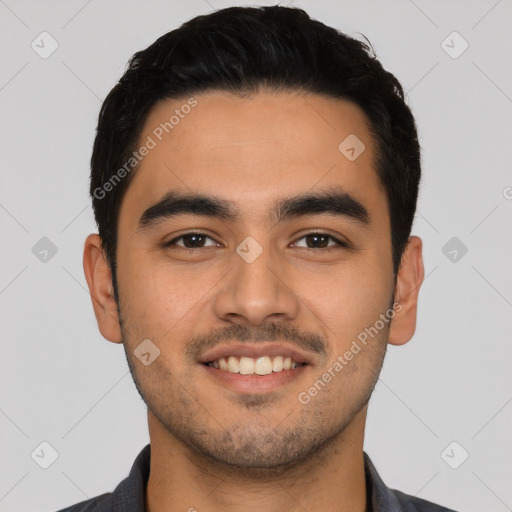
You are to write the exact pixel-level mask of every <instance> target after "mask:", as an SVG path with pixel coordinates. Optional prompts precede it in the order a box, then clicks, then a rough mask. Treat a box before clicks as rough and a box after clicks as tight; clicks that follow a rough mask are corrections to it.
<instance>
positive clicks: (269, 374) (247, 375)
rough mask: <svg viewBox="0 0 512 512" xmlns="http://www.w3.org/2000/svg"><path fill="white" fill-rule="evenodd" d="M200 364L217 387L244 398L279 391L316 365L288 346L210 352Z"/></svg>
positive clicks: (242, 346) (248, 346)
mask: <svg viewBox="0 0 512 512" xmlns="http://www.w3.org/2000/svg"><path fill="white" fill-rule="evenodd" d="M198 362H199V363H200V364H199V366H200V367H201V368H204V370H205V372H206V375H207V378H209V379H211V382H213V383H214V384H215V385H220V386H222V387H224V388H225V389H228V390H230V391H234V392H236V393H237V394H244V395H255V394H267V393H270V392H273V391H278V390H279V389H281V388H283V387H284V386H285V385H286V384H289V383H291V382H293V381H295V380H297V379H299V378H300V377H301V376H302V375H303V374H304V373H305V372H307V371H308V367H310V366H312V364H313V360H312V358H310V357H309V356H308V354H305V353H302V352H301V351H299V350H297V349H296V348H295V347H292V346H289V345H287V344H284V343H258V344H233V345H225V346H222V347H216V348H215V349H213V350H211V351H208V352H206V353H205V354H203V355H202V356H201V357H200V358H199V361H198Z"/></svg>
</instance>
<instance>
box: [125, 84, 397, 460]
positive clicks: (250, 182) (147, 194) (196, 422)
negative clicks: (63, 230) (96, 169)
mask: <svg viewBox="0 0 512 512" xmlns="http://www.w3.org/2000/svg"><path fill="white" fill-rule="evenodd" d="M195 100H196V101H197V104H196V105H195V106H194V107H193V108H191V109H181V107H182V105H184V104H185V103H187V99H184V100H183V101H178V100H172V101H171V100H167V101H165V102H162V103H160V104H159V105H157V106H156V107H155V108H154V109H153V110H152V112H151V113H150V115H149V118H148V119H147V121H146V123H145V127H144V130H143V133H142V135H141V138H140V141H141V144H142V143H145V142H146V141H148V140H149V139H148V137H150V138H151V139H152V140H153V141H154V142H155V143H156V144H155V146H154V147H152V149H150V150H149V151H148V154H147V155H146V156H145V157H144V158H143V159H142V161H141V163H140V164H139V167H138V168H137V170H136V173H135V175H134V176H133V181H132V182H131V183H130V185H129V187H128V189H127V191H126V194H125V196H124V198H123V202H122V205H121V209H120V213H119V227H118V249H117V282H118V290H119V308H120V310H119V311H120V321H121V323H122V335H123V344H124V346H125V350H126V355H127V358H128V361H129V364H130V368H131V371H132V375H133V378H134V380H135V382H136V385H137V388H138V390H139V392H140V393H141V395H142V396H143V398H144V400H145V402H146V404H147V406H148V409H149V414H150V415H153V417H154V419H155V421H158V422H159V424H161V425H162V426H163V427H164V429H165V430H166V432H168V434H169V436H172V437H173V438H174V439H177V440H179V441H180V442H181V443H183V445H185V446H187V447H189V448H191V449H192V450H193V451H194V452H195V453H197V452H199V453H202V454H204V455H206V456H208V457H209V458H210V460H216V461H219V462H224V463H228V464H231V465H235V466H239V467H241V468H242V467H244V468H256V467H259V468H277V467H283V466H287V465H290V464H293V463H295V462H297V461H300V460H303V459H305V458H306V457H308V456H311V454H312V453H314V452H316V451H317V450H318V449H319V447H320V446H321V445H323V444H325V443H326V441H328V440H332V439H335V438H336V437H337V436H338V435H343V432H344V431H346V429H347V428H348V426H349V425H351V424H352V423H353V422H354V421H357V419H358V418H360V417H361V415H363V414H364V413H365V410H366V404H367V401H368V399H369V397H370V394H371V392H372V390H373V387H374V385H375V382H376V380H377V377H378V374H379V371H380V368H381V365H382V362H383V358H384V353H385V349H386V345H387V341H388V334H389V329H390V322H389V318H390V317H392V316H393V314H394V312H393V311H391V313H390V307H391V306H392V304H393V297H394V292H395V287H394V275H393V267H392V249H391V231H390V222H389V214H388V205H387V199H386V194H385V191H384V189H383V188H382V186H381V184H380V182H379V179H378V176H377V174H376V172H375V169H374V164H373V158H374V154H375V146H374V141H373V140H372V139H371V137H370V134H369V130H368V126H367V121H366V118H365V116H364V114H363V112H362V111H361V110H360V109H359V108H358V107H357V106H356V105H354V104H352V103H350V102H346V101H342V100H335V99H330V98H325V97H322V96H317V95H309V96H303V95H291V94H285V93H279V94H273V95H267V94H257V95H253V96H251V97H247V98H244V99H240V98H237V97H234V96H231V95H229V94H227V93H210V94H204V95H198V96H195ZM175 109H181V110H180V111H181V112H184V111H185V110H186V111H187V112H188V113H187V114H186V115H182V116H180V119H179V122H178V123H176V124H174V125H173V128H172V130H169V129H168V130H169V133H166V132H165V131H163V132H162V129H161V126H162V125H161V123H165V122H168V121H169V118H170V116H171V115H172V114H173V113H174V111H175ZM189 110H190V112H189ZM158 127H160V130H158ZM155 130H156V131H155ZM161 132H162V133H161ZM156 134H158V136H157V135H156ZM351 134H355V135H356V136H357V138H358V139H359V140H360V141H361V142H362V143H363V144H364V146H365V149H364V151H363V152H362V153H361V154H360V155H359V156H358V157H357V158H356V159H354V158H353V156H354V155H353V154H352V153H353V152H351V151H350V149H349V150H348V152H347V151H345V152H342V151H341V150H340V149H339V148H338V146H339V145H340V143H341V142H342V141H344V140H345V139H346V138H347V137H348V136H349V135H351ZM160 138H161V140H159V139H160ZM349 141H350V139H349ZM352 142H353V140H352ZM150 145H151V146H152V145H153V144H150ZM353 145H354V144H353V143H352V144H351V145H349V146H353ZM342 149H343V148H342ZM357 149H358V148H357V147H356V150H355V151H356V153H355V154H356V155H357ZM345 150H346V148H345ZM347 155H348V156H350V157H352V158H348V157H347ZM329 193H330V194H331V196H329V195H328V194H329ZM168 194H169V195H168ZM172 194H174V195H172ZM166 195H168V196H167V202H166V201H165V200H164V199H165V198H166ZM199 195H200V196H203V200H205V199H209V200H210V202H207V201H203V202H202V203H201V202H198V201H197V200H196V201H195V202H194V201H190V200H189V201H185V200H182V201H181V202H179V201H177V200H179V199H180V198H181V199H183V196H190V197H188V199H191V197H192V196H199ZM306 195H307V196H315V197H314V198H310V200H306V201H302V202H300V201H299V199H300V198H301V197H303V196H306ZM196 199H197V198H196ZM163 200H164V201H163ZM285 200H286V202H284V201H285ZM211 201H214V202H211ZM155 205H158V206H155ZM276 205H277V207H276ZM384 317H385V319H387V320H385V319H384V320H383V318H384ZM379 319H380V321H379ZM391 323H392V322H391ZM365 329H366V331H365ZM369 332H371V336H370V335H369V334H368V333H369ZM363 333H366V340H365V342H364V343H363V341H362V340H363V339H364V338H365V336H364V334H363ZM147 339H149V340H151V342H150V343H149V344H148V342H145V343H146V345H142V347H145V350H144V351H143V352H144V353H145V354H146V355H145V356H144V357H145V359H146V361H145V362H146V363H149V364H144V363H143V362H142V361H141V360H140V359H139V358H138V357H137V355H136V353H137V349H138V347H139V346H140V344H141V342H142V341H143V340H147ZM354 343H355V345H354ZM356 346H358V347H359V350H358V349H357V348H356ZM156 347H157V348H158V350H159V355H158V357H156V358H154V356H155V355H156V354H157V349H156ZM139 350H140V349H139ZM350 353H351V354H352V356H350ZM148 354H149V355H148ZM139 355H140V354H139ZM153 358H154V360H153ZM222 358H224V359H222ZM286 358H291V361H292V362H291V363H290V362H287V361H286ZM150 361H151V362H150ZM226 365H227V366H228V370H226V369H223V368H226ZM283 365H284V366H286V367H288V365H291V367H290V368H289V369H282V370H280V368H282V367H283ZM217 366H218V368H217ZM236 370H238V372H239V373H234V372H235V371H236ZM255 371H256V372H257V373H256V374H255V373H254V372H255ZM240 372H241V373H240ZM319 381H320V383H319ZM315 390H316V392H315Z"/></svg>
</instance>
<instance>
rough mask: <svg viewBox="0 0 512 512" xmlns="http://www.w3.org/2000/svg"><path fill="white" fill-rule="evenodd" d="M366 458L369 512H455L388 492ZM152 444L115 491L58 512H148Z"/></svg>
mask: <svg viewBox="0 0 512 512" xmlns="http://www.w3.org/2000/svg"><path fill="white" fill-rule="evenodd" d="M363 455H364V470H365V476H366V488H367V491H368V497H369V499H368V502H369V505H370V508H369V510H368V511H367V512H402V511H403V512H455V511H454V510H452V509H448V508H446V507H442V506H440V505H436V504H435V503H432V502H430V501H426V500H422V499H420V498H417V497H415V496H410V495H408V494H404V493H403V492H400V491H396V490H394V489H389V488H388V487H387V486H386V485H385V484H384V482H383V481H382V479H381V478H380V476H379V474H378V473H377V470H376V469H375V467H374V465H373V464H372V461H371V460H370V457H369V456H368V455H367V454H366V453H363ZM150 457H151V445H150V444H148V445H146V446H145V447H144V448H143V449H142V451H141V452H140V453H139V455H138V456H137V458H136V459H135V462H134V463H133V466H132V469H131V471H130V474H129V475H128V477H126V478H125V479H124V480H123V481H122V482H121V483H120V484H119V485H118V486H117V487H116V488H115V490H114V491H113V492H109V493H106V494H102V495H101V496H97V497H96V498H91V499H90V500H86V501H82V502H80V503H77V504H76V505H72V506H70V507H67V508H64V509H62V510H59V511H58V512H145V510H146V509H145V493H146V485H147V482H148V478H149V468H150V465H149V463H150Z"/></svg>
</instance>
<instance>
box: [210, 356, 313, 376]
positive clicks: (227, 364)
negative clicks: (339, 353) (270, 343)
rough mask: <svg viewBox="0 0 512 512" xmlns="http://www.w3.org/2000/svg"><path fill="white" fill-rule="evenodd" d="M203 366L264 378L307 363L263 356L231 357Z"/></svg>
mask: <svg viewBox="0 0 512 512" xmlns="http://www.w3.org/2000/svg"><path fill="white" fill-rule="evenodd" d="M203 364H204V365H206V366H208V367H210V368H215V369H218V370H221V371H224V372H229V373H235V374H240V375H260V376H264V375H269V374H272V373H281V372H285V371H287V370H294V369H296V368H298V367H301V366H305V365H306V364H307V363H304V362H302V363H301V362H298V361H294V360H293V359H292V358H291V357H289V356H282V355H277V356H270V355H265V356H260V357H246V356H234V355H231V356H227V357H220V358H218V359H215V360H213V361H208V362H206V363H203Z"/></svg>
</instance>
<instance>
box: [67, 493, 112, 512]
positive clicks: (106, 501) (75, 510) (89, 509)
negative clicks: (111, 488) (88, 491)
mask: <svg viewBox="0 0 512 512" xmlns="http://www.w3.org/2000/svg"><path fill="white" fill-rule="evenodd" d="M111 508H112V493H111V492H108V493H106V494H101V495H100V496H96V497H95V498H90V499H88V500H85V501H81V502H80V503H75V504H74V505H71V506H70V507H66V508H63V509H61V510H58V511H57V512H104V511H105V512H106V511H107V510H108V511H110V510H111Z"/></svg>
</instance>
